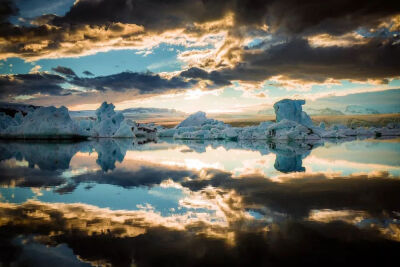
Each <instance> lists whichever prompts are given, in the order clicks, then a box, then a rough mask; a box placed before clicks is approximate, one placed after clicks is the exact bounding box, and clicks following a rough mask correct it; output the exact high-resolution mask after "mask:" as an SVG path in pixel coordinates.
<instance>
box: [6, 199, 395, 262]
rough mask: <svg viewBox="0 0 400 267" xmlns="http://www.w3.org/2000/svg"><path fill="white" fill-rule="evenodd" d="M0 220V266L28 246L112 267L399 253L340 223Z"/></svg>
mask: <svg viewBox="0 0 400 267" xmlns="http://www.w3.org/2000/svg"><path fill="white" fill-rule="evenodd" d="M0 215H1V217H2V218H3V220H2V221H1V224H0V241H1V243H2V247H3V250H2V251H6V252H7V254H6V253H3V254H0V261H1V262H2V263H5V264H7V265H14V264H15V263H16V262H18V260H19V258H20V257H21V256H22V255H21V254H22V253H23V251H24V248H25V247H27V246H32V245H33V244H43V245H47V246H49V247H56V246H58V245H60V244H67V245H68V247H70V248H71V249H72V251H73V253H74V255H73V256H72V257H73V258H78V259H80V260H81V261H85V262H89V263H92V264H93V265H95V264H98V263H99V262H101V263H103V264H109V265H113V266H114V265H115V266H126V265H130V264H131V263H132V262H134V263H135V264H136V265H137V266H292V265H301V266H320V265H321V264H323V265H328V266H330V265H334V266H337V265H340V264H341V263H343V262H346V264H349V265H360V264H361V265H366V266H376V265H390V264H391V263H392V261H393V255H396V252H397V251H398V250H399V249H400V245H399V243H398V242H396V241H393V240H389V239H387V238H385V237H384V236H383V235H381V234H380V233H379V232H378V231H376V230H374V229H370V228H368V227H363V228H358V227H356V226H353V225H351V224H347V223H344V222H338V221H334V222H328V223H321V222H315V221H296V220H286V221H283V222H279V223H274V224H269V225H265V224H257V222H256V221H254V220H250V221H238V222H237V223H238V225H236V226H235V225H227V226H221V225H218V224H212V223H210V222H207V221H201V220H185V218H186V217H185V216H176V218H174V217H173V216H171V217H162V216H160V215H159V214H156V213H154V212H152V211H110V210H108V209H100V208H97V207H94V206H89V205H83V204H63V203H58V204H57V203H55V204H52V203H41V202H38V201H28V202H26V203H23V204H20V205H15V204H10V203H1V204H0ZM186 219H187V218H186ZM392 227H393V229H396V226H395V225H393V226H392ZM212 232H219V233H222V234H223V235H221V236H215V235H211V233H212ZM30 235H34V236H35V239H33V240H31V241H30V242H16V240H17V237H23V238H24V240H27V237H28V236H30ZM229 239H231V240H229ZM60 252H61V251H60ZM60 252H59V253H60ZM44 255H45V256H46V254H44ZM338 255H340V256H338ZM69 257H71V255H69ZM69 257H68V258H69ZM29 260H32V258H29V257H28V258H27V259H25V264H28V263H29ZM43 260H44V259H43Z"/></svg>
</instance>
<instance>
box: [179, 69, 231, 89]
mask: <svg viewBox="0 0 400 267" xmlns="http://www.w3.org/2000/svg"><path fill="white" fill-rule="evenodd" d="M180 76H181V77H184V78H193V79H201V80H209V81H211V82H212V83H213V85H215V86H226V85H231V82H230V81H228V80H225V79H224V78H223V77H222V75H221V74H220V73H219V72H217V71H212V72H207V71H205V70H203V69H200V68H196V67H192V68H190V69H188V70H185V71H182V72H181V73H180Z"/></svg>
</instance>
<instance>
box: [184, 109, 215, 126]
mask: <svg viewBox="0 0 400 267" xmlns="http://www.w3.org/2000/svg"><path fill="white" fill-rule="evenodd" d="M207 120H208V119H207V117H206V113H205V112H202V111H198V112H196V113H194V114H192V115H190V116H189V117H187V118H186V119H185V120H183V121H182V122H181V123H179V124H178V126H177V128H179V127H188V126H201V125H203V124H204V123H205V122H206V121H207Z"/></svg>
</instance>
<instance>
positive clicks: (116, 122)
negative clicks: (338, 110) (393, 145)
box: [0, 99, 400, 143]
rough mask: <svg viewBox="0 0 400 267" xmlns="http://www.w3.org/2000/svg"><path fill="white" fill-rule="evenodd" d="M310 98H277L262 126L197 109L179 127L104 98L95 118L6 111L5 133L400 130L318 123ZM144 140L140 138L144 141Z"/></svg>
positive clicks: (237, 135)
mask: <svg viewBox="0 0 400 267" xmlns="http://www.w3.org/2000/svg"><path fill="white" fill-rule="evenodd" d="M304 104H305V101H304V100H291V99H283V100H280V101H278V102H276V103H275V104H274V110H275V114H276V121H275V122H272V121H265V122H261V123H260V124H259V125H257V126H248V127H232V126H231V125H229V124H225V123H224V122H223V121H218V120H215V119H212V118H208V117H207V115H206V113H204V112H202V111H199V112H196V113H194V114H192V115H190V116H189V117H187V118H186V119H185V120H183V121H182V122H181V123H179V124H178V125H177V126H176V127H174V128H164V127H162V126H160V125H155V124H153V123H136V122H135V121H132V120H129V119H126V118H125V117H124V115H123V113H122V112H117V111H115V106H114V105H113V104H112V103H109V104H108V103H107V102H103V103H102V104H101V106H100V107H99V108H98V109H97V110H96V111H95V115H96V117H95V118H87V119H86V118H80V117H76V118H73V119H72V118H71V117H70V114H69V111H68V109H67V108H66V107H60V108H56V107H37V108H35V109H27V110H26V111H27V112H26V113H22V112H16V113H14V114H11V115H10V114H6V113H2V112H0V138H22V139H73V138H131V139H132V138H134V139H138V138H140V139H141V141H140V142H141V143H143V142H148V141H151V140H155V139H156V138H157V137H160V138H164V137H172V138H174V139H182V140H228V141H240V140H270V141H276V140H286V141H296V140H300V141H305V140H319V139H323V138H348V137H359V136H399V135H400V125H399V124H398V123H391V124H388V125H387V126H386V127H381V128H374V127H370V128H363V127H357V128H356V127H346V126H344V125H332V126H330V127H327V126H326V125H325V123H320V125H319V126H316V125H314V124H313V122H312V120H311V118H310V116H308V115H307V113H306V112H304V111H303V109H302V106H303V105H304ZM138 142H139V141H138Z"/></svg>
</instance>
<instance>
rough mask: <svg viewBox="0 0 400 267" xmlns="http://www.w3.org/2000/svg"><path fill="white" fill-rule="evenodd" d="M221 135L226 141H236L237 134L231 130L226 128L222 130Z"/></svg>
mask: <svg viewBox="0 0 400 267" xmlns="http://www.w3.org/2000/svg"><path fill="white" fill-rule="evenodd" d="M222 134H223V136H224V137H225V139H228V140H237V139H238V133H237V132H236V130H235V129H233V128H227V129H225V130H223V131H222Z"/></svg>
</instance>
